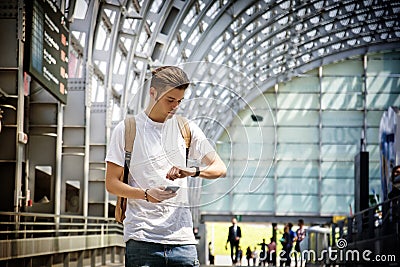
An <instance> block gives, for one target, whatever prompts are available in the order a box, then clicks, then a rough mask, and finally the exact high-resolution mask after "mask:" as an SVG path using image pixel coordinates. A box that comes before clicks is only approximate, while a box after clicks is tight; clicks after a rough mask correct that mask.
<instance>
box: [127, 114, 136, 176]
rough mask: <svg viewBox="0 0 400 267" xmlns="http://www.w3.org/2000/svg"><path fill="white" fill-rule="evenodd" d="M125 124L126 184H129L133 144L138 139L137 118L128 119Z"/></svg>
mask: <svg viewBox="0 0 400 267" xmlns="http://www.w3.org/2000/svg"><path fill="white" fill-rule="evenodd" d="M124 123H125V167H124V183H128V174H129V165H130V164H131V157H132V150H133V143H134V141H135V137H136V121H135V117H133V116H130V117H126V118H125V120H124Z"/></svg>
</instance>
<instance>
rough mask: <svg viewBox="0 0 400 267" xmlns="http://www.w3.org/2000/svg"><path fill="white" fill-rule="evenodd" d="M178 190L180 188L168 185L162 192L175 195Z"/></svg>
mask: <svg viewBox="0 0 400 267" xmlns="http://www.w3.org/2000/svg"><path fill="white" fill-rule="evenodd" d="M179 188H180V187H179V186H173V185H169V186H167V187H166V188H165V189H164V190H165V191H168V190H170V191H172V192H174V193H175V192H176V191H178V189H179Z"/></svg>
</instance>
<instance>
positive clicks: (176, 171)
mask: <svg viewBox="0 0 400 267" xmlns="http://www.w3.org/2000/svg"><path fill="white" fill-rule="evenodd" d="M195 174H196V169H195V168H179V167H176V166H173V167H172V168H171V169H170V170H169V171H168V173H167V176H166V178H167V179H168V180H171V181H173V180H175V179H179V178H185V177H187V176H193V175H195Z"/></svg>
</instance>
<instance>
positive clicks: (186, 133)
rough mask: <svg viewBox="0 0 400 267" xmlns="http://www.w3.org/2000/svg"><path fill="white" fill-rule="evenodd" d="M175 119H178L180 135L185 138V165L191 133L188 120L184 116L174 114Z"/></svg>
mask: <svg viewBox="0 0 400 267" xmlns="http://www.w3.org/2000/svg"><path fill="white" fill-rule="evenodd" d="M175 116H176V120H177V121H178V126H179V130H180V131H181V135H182V137H183V139H184V140H185V145H186V165H187V161H188V157H189V147H190V142H191V141H192V133H191V132H190V127H189V121H188V119H186V118H185V117H182V116H179V115H175Z"/></svg>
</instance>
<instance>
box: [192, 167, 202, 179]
mask: <svg viewBox="0 0 400 267" xmlns="http://www.w3.org/2000/svg"><path fill="white" fill-rule="evenodd" d="M191 168H195V169H196V170H195V173H194V175H192V177H198V176H199V175H200V168H199V167H197V166H192V167H191Z"/></svg>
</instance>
